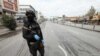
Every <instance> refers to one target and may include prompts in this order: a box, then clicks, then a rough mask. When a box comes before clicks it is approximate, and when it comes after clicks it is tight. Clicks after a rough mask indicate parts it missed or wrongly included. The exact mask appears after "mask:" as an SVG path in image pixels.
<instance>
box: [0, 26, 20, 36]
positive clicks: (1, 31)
mask: <svg viewBox="0 0 100 56" xmlns="http://www.w3.org/2000/svg"><path fill="white" fill-rule="evenodd" d="M21 29H22V27H17V28H16V31H19V30H21ZM12 32H15V31H10V30H9V29H7V28H0V37H1V36H4V35H6V34H9V33H12Z"/></svg>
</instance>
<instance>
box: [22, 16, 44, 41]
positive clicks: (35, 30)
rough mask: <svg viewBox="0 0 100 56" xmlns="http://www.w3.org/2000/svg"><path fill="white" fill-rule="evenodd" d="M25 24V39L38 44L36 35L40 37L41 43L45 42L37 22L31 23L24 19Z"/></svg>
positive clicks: (23, 30)
mask: <svg viewBox="0 0 100 56" xmlns="http://www.w3.org/2000/svg"><path fill="white" fill-rule="evenodd" d="M23 22H24V25H23V29H22V32H23V37H24V38H25V39H26V40H27V41H29V42H36V40H35V39H34V34H38V36H39V37H40V40H39V41H40V42H41V40H43V36H42V32H41V28H40V25H39V24H38V23H37V22H36V21H33V22H29V21H28V19H27V18H24V20H23Z"/></svg>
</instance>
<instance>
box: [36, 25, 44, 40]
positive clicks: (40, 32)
mask: <svg viewBox="0 0 100 56" xmlns="http://www.w3.org/2000/svg"><path fill="white" fill-rule="evenodd" d="M37 31H38V34H39V36H40V40H43V34H42V31H41V28H40V25H39V26H38V29H37Z"/></svg>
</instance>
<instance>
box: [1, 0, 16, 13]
mask: <svg viewBox="0 0 100 56" xmlns="http://www.w3.org/2000/svg"><path fill="white" fill-rule="evenodd" d="M17 11H18V0H0V12H6V13H7V14H9V15H11V14H16V12H17Z"/></svg>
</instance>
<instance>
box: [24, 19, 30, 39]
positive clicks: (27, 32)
mask: <svg viewBox="0 0 100 56" xmlns="http://www.w3.org/2000/svg"><path fill="white" fill-rule="evenodd" d="M23 23H24V25H23V28H22V34H23V38H24V39H27V40H28V39H30V37H32V35H31V34H30V30H29V29H28V27H29V25H28V23H27V20H26V19H24V20H23Z"/></svg>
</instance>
